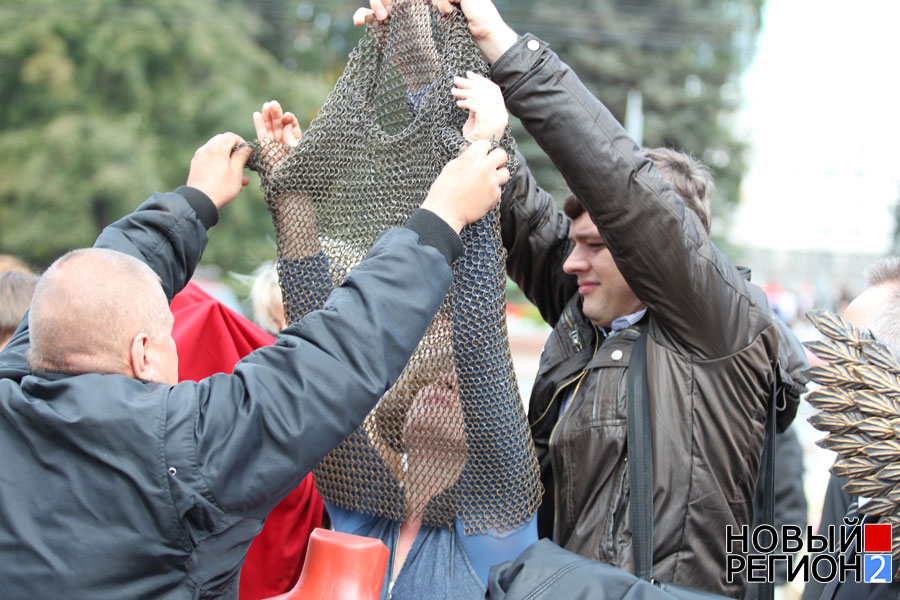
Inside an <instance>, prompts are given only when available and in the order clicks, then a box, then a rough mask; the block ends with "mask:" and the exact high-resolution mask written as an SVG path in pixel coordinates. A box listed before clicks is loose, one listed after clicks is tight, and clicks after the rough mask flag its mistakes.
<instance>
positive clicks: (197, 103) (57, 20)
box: [0, 0, 763, 273]
mask: <svg viewBox="0 0 900 600" xmlns="http://www.w3.org/2000/svg"><path fill="white" fill-rule="evenodd" d="M495 1H496V3H497V5H498V7H499V9H500V11H501V13H502V14H503V15H504V17H505V18H506V19H507V20H508V21H509V22H510V24H511V25H512V26H513V27H514V28H515V29H516V30H517V31H519V32H526V31H530V32H532V33H534V34H536V35H538V36H539V37H541V38H543V39H545V40H547V41H548V42H550V43H551V44H552V46H553V47H554V49H556V50H557V51H558V52H559V53H560V55H561V56H562V58H563V60H565V61H566V62H568V63H569V64H571V65H572V66H573V67H574V68H575V70H576V71H577V72H578V73H579V75H580V76H581V77H582V78H583V79H584V80H585V82H586V84H587V85H588V86H589V87H590V88H591V89H592V90H593V91H594V92H595V93H596V94H597V96H598V97H599V98H601V99H602V100H603V101H604V102H605V103H606V104H607V106H609V108H610V109H611V110H612V111H613V113H614V114H615V115H616V117H617V118H619V119H620V120H623V121H624V119H625V107H626V98H627V96H628V93H629V91H639V92H640V93H641V96H642V98H643V117H644V120H643V132H644V139H643V143H644V144H645V145H648V146H656V145H667V146H671V147H675V148H678V149H681V150H685V151H688V152H690V153H692V154H694V155H695V156H698V157H699V158H702V159H704V160H705V161H706V162H707V163H709V164H710V166H712V167H713V169H714V171H715V174H716V179H717V183H718V197H717V199H716V203H715V209H714V212H716V213H717V214H718V216H719V217H720V218H721V216H723V215H727V214H728V206H730V205H732V204H734V203H736V201H737V196H738V194H737V189H738V185H739V182H740V178H741V176H742V174H743V171H744V162H743V152H744V146H743V143H742V141H741V140H739V139H736V137H735V135H734V133H732V130H731V129H730V119H731V117H732V116H733V114H734V111H735V109H736V108H737V106H738V103H739V101H740V94H739V79H740V76H741V73H742V71H743V69H744V68H745V66H746V65H747V63H748V61H749V59H750V57H751V54H752V49H753V44H754V41H755V38H756V34H757V32H758V29H759V20H760V11H761V5H762V2H763V0H716V1H713V0H557V1H556V2H553V3H544V2H535V1H534V0H495ZM365 3H366V2H365V0H299V1H298V0H223V1H220V2H213V1H212V0H192V1H191V2H179V1H176V0H154V1H153V2H137V1H134V0H30V1H29V2H27V3H23V2H13V1H11V0H0V95H2V98H3V102H2V103H0V150H2V151H3V152H4V155H5V156H6V157H7V167H6V168H4V169H0V252H10V253H14V254H16V255H18V256H21V257H22V258H24V259H26V260H27V261H29V262H30V263H32V264H33V265H34V266H36V267H41V266H44V265H46V264H47V263H48V262H49V261H51V260H52V259H53V258H55V257H56V256H58V255H59V254H60V253H62V252H63V251H65V250H67V249H69V248H72V247H76V246H83V245H87V244H90V243H91V242H92V240H93V239H94V237H95V236H96V235H97V233H98V232H99V230H100V228H101V227H103V226H104V225H106V224H108V223H109V222H110V221H111V220H114V219H115V218H118V217H119V216H121V215H123V214H125V213H127V212H128V211H130V210H131V209H132V208H134V206H136V205H137V204H138V203H139V202H140V201H141V200H143V199H144V198H145V197H146V196H147V195H148V194H149V193H150V192H151V191H152V190H167V189H171V188H173V187H175V186H177V185H180V184H181V183H183V182H184V180H185V177H186V175H187V166H188V163H189V160H190V157H191V154H192V152H193V150H194V149H195V148H197V147H198V146H199V145H201V144H202V143H203V142H204V141H205V140H206V139H208V138H209V137H211V136H212V135H213V134H215V133H218V132H220V131H226V130H230V131H235V132H236V133H239V134H240V135H242V136H244V137H252V136H253V131H252V127H251V124H250V113H251V112H252V111H253V110H258V109H259V107H260V106H261V104H262V102H263V101H265V100H269V99H272V98H277V99H279V100H281V101H282V104H283V105H284V106H285V107H286V108H289V109H290V110H293V111H294V112H296V113H297V115H298V118H299V119H300V123H301V126H303V127H306V125H307V124H308V123H309V121H310V120H311V119H312V118H313V117H314V115H315V113H316V111H317V110H318V108H319V106H321V104H322V103H323V102H324V100H325V97H326V95H327V92H328V90H329V89H330V88H331V86H332V85H333V83H334V81H335V80H336V79H337V77H338V76H339V75H340V73H341V71H342V69H343V67H344V64H345V62H346V58H347V55H348V53H349V52H350V50H351V49H352V48H353V47H354V46H355V45H356V42H357V40H358V39H359V37H360V35H361V34H362V29H361V28H356V27H353V26H352V24H351V22H350V21H351V16H352V14H353V11H354V10H355V9H356V8H357V7H359V6H361V5H363V4H365ZM514 131H515V132H516V134H517V138H518V139H519V143H520V147H521V148H522V149H523V152H524V153H525V155H526V157H527V158H528V160H529V164H530V166H531V167H532V169H533V170H535V171H536V173H537V176H538V178H539V181H540V182H541V183H542V184H543V185H544V186H545V187H547V188H548V189H549V190H551V191H552V192H554V193H555V195H557V197H558V198H559V199H560V200H561V198H562V196H563V194H564V192H565V185H564V182H562V181H561V179H560V178H559V177H558V176H557V175H556V174H555V171H554V170H553V168H552V166H551V164H550V162H549V160H548V159H547V158H546V157H545V156H544V155H543V154H542V153H541V152H540V149H539V148H537V146H536V144H534V142H533V141H532V140H530V139H529V138H528V136H527V135H526V134H525V133H524V131H523V130H522V129H521V127H520V126H519V125H518V124H516V123H515V122H514ZM271 237H272V236H271V222H270V220H269V216H268V213H267V211H266V210H265V207H264V205H263V203H262V199H261V197H260V194H259V190H258V186H257V185H256V182H255V181H254V182H253V183H251V186H250V189H249V190H247V191H245V192H244V193H243V194H242V195H241V197H240V198H239V199H238V201H237V202H235V203H233V204H232V205H231V206H229V207H228V208H227V209H226V214H225V216H224V218H223V219H222V222H221V223H220V224H219V225H218V226H217V228H216V232H215V235H213V236H212V239H211V242H210V246H209V249H208V251H207V253H206V256H205V257H204V263H205V264H208V265H218V266H220V267H222V268H223V269H225V270H235V271H238V272H245V273H246V272H249V271H250V270H251V269H252V268H253V267H254V266H255V265H256V264H258V263H259V262H260V261H262V260H265V259H267V258H271V257H272V256H273V255H274V244H273V242H272V241H271Z"/></svg>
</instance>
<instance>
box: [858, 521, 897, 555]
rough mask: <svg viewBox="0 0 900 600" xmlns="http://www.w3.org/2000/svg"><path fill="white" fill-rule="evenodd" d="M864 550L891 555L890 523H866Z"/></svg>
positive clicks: (864, 527)
mask: <svg viewBox="0 0 900 600" xmlns="http://www.w3.org/2000/svg"><path fill="white" fill-rule="evenodd" d="M863 550H864V551H866V552H880V553H889V552H890V551H891V525H890V523H866V524H865V525H863Z"/></svg>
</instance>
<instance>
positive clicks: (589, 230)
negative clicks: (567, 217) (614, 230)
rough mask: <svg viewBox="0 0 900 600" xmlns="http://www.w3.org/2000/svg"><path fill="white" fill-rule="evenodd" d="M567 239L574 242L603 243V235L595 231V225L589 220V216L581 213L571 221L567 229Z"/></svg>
mask: <svg viewBox="0 0 900 600" xmlns="http://www.w3.org/2000/svg"><path fill="white" fill-rule="evenodd" d="M569 238H571V239H572V240H575V241H580V240H599V241H603V235H602V234H601V233H600V231H599V230H598V229H597V225H596V224H594V222H593V221H592V220H591V217H590V215H588V214H587V213H582V214H581V215H580V216H579V217H578V218H577V219H574V220H573V221H572V224H571V225H570V227H569Z"/></svg>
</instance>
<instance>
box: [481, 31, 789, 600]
mask: <svg viewBox="0 0 900 600" xmlns="http://www.w3.org/2000/svg"><path fill="white" fill-rule="evenodd" d="M532 40H534V41H532ZM491 77H492V79H493V80H494V81H495V82H497V83H498V84H499V85H500V86H501V88H502V89H503V93H504V97H505V99H506V102H507V107H508V108H509V110H510V112H511V113H512V114H513V115H515V116H517V117H518V118H519V119H521V121H522V123H523V124H524V125H525V127H526V129H527V130H528V131H529V133H531V135H532V136H534V138H535V140H537V142H538V143H539V144H540V145H541V147H542V148H543V149H544V151H545V152H546V153H547V155H548V156H549V157H550V158H551V159H552V160H553V161H554V164H555V165H556V166H557V168H558V169H559V171H560V172H561V173H562V174H563V176H564V177H565V179H566V182H567V183H568V185H569V187H570V189H572V191H573V192H575V193H576V194H577V195H578V197H579V198H582V199H583V200H584V201H585V203H586V205H587V208H588V212H589V213H590V215H591V217H592V218H593V220H594V222H595V223H596V224H597V226H598V227H599V228H600V231H601V232H602V234H603V237H604V240H605V241H606V243H607V245H608V247H609V248H610V251H611V252H612V254H613V257H614V258H615V260H616V264H617V265H618V267H619V270H620V271H621V272H622V274H623V276H624V277H625V279H626V281H627V282H628V284H629V286H630V287H631V289H632V290H633V291H634V292H635V294H636V295H637V296H638V298H640V299H641V300H642V301H643V302H644V303H645V304H646V305H647V307H648V311H647V314H646V315H645V317H644V319H643V320H642V321H641V323H639V324H638V327H637V328H632V329H627V330H624V331H622V332H619V333H617V334H615V335H612V336H610V337H607V338H603V336H602V335H601V334H598V331H597V329H596V328H595V327H594V326H593V325H592V324H591V323H590V321H588V319H587V318H586V317H585V316H584V314H583V313H582V311H581V305H580V297H579V296H578V293H577V283H576V281H575V279H574V278H573V277H571V276H569V275H567V274H566V273H564V272H563V271H562V263H563V259H564V258H565V256H566V255H567V254H568V252H569V249H570V245H569V241H568V237H567V236H568V227H569V222H568V219H567V218H566V217H565V216H564V215H562V214H561V213H559V212H558V211H557V210H556V207H555V204H554V202H553V201H552V199H551V198H549V196H548V195H547V194H546V193H544V192H543V191H542V190H540V189H539V188H538V187H537V186H536V185H535V182H534V180H533V179H532V178H531V176H530V173H529V172H528V170H527V167H524V165H523V168H521V169H520V170H519V172H518V173H517V175H516V178H515V180H514V182H513V184H511V185H509V186H507V190H506V193H505V197H504V200H503V202H502V204H501V210H502V219H501V224H502V225H501V226H502V233H503V241H504V245H505V246H506V248H507V250H508V252H509V259H508V268H509V274H510V276H511V277H512V278H513V279H514V280H515V281H516V282H517V283H518V284H519V286H520V287H521V289H522V290H523V291H524V293H525V294H526V295H527V296H528V297H529V299H531V301H532V302H534V303H535V305H537V306H538V308H539V309H540V310H541V313H542V315H543V316H544V318H545V319H546V320H547V321H548V322H549V323H551V324H555V325H556V327H555V329H554V331H553V333H552V334H551V336H550V338H549V340H548V341H547V344H546V346H545V348H544V352H543V355H542V358H541V364H540V370H539V373H538V376H537V381H536V382H535V385H534V388H533V392H532V397H531V404H530V407H529V420H530V421H531V426H532V434H533V437H534V442H535V445H536V447H537V451H538V458H539V460H540V462H541V471H542V479H543V483H544V486H545V495H544V503H543V505H542V507H541V510H540V512H539V527H540V529H541V531H540V533H541V534H542V535H548V536H549V535H555V539H556V541H557V542H558V543H559V544H560V545H561V546H563V547H565V548H566V549H568V550H572V551H574V552H577V553H579V554H581V555H583V556H587V557H589V558H593V559H596V560H599V561H602V562H605V563H609V564H613V565H616V566H619V567H621V568H624V569H628V570H633V558H632V548H631V523H630V513H629V502H628V474H627V467H626V461H625V457H626V447H625V430H626V426H625V397H626V394H625V381H626V376H625V375H626V371H627V368H628V361H629V358H630V356H631V348H632V346H633V342H634V339H635V338H636V337H637V329H639V328H644V327H646V328H647V330H648V332H649V340H648V345H647V364H648V373H649V375H648V379H649V389H650V402H651V407H652V414H653V423H652V432H653V447H654V452H653V454H654V465H653V466H654V468H653V471H654V472H653V479H654V513H655V522H654V528H655V529H654V576H655V577H656V578H657V579H660V580H663V581H669V582H674V583H678V584H682V585H687V586H693V587H698V588H702V589H707V590H710V591H713V592H718V593H721V594H726V595H729V596H735V597H736V596H740V595H741V594H742V592H743V589H744V586H745V582H744V581H734V582H731V583H728V582H727V581H726V580H725V567H726V555H727V553H728V549H727V548H726V543H725V531H726V527H727V526H729V525H731V526H732V527H734V528H739V527H741V526H743V525H748V526H749V525H750V523H751V519H752V514H751V513H752V507H751V505H752V498H753V491H754V486H755V483H756V479H757V472H758V469H759V462H760V452H761V449H762V441H763V436H764V424H765V419H766V403H767V400H768V397H769V395H770V392H771V389H772V385H773V379H774V374H773V373H774V371H773V365H774V364H775V361H776V357H777V353H778V334H777V331H776V327H775V325H774V323H773V320H772V318H771V316H770V314H771V311H770V308H769V306H768V305H767V304H766V303H765V299H764V297H760V295H759V294H754V293H751V291H750V289H749V287H748V285H749V284H748V283H747V282H746V281H745V279H744V278H743V277H742V276H741V275H740V273H739V272H738V270H737V269H736V268H735V267H734V266H733V265H732V264H731V263H730V262H729V261H728V260H727V259H726V258H725V257H724V256H723V255H722V254H721V253H720V252H719V251H718V249H717V248H716V247H715V246H714V245H713V244H712V243H711V242H710V240H709V237H708V235H707V233H706V231H705V229H704V228H703V226H702V225H701V223H700V221H699V220H698V219H697V217H696V216H695V215H694V213H693V212H692V211H691V210H689V209H686V208H685V206H684V204H683V203H682V201H681V199H680V198H679V197H678V195H677V194H676V193H675V192H674V191H673V190H672V188H671V186H669V184H667V183H666V182H665V181H664V180H663V179H662V177H661V176H660V175H659V174H658V173H657V172H656V171H655V169H654V168H653V166H652V164H651V162H650V161H649V160H647V159H646V158H645V157H644V156H643V155H642V154H641V153H640V151H639V149H638V148H637V147H636V145H635V144H634V142H633V141H632V140H631V139H629V138H628V136H627V134H626V133H625V131H624V130H623V128H622V127H621V126H620V125H619V123H618V122H616V120H615V119H614V118H613V116H612V115H611V114H610V113H609V111H608V110H607V109H606V108H605V107H604V106H603V105H602V104H601V103H600V102H599V101H598V100H597V99H596V98H595V97H594V96H593V95H592V94H590V92H588V91H587V89H586V88H585V87H584V86H583V84H582V83H581V82H580V81H579V80H578V78H577V76H576V75H575V74H574V73H573V72H572V71H571V70H570V69H569V68H568V67H567V66H566V65H565V64H563V63H562V62H560V61H559V58H558V57H557V56H556V55H555V54H554V53H553V52H552V51H551V50H550V49H549V48H547V46H546V44H544V43H540V44H538V43H537V40H535V38H533V37H531V36H525V37H524V38H522V39H520V40H519V42H518V43H517V44H516V45H514V46H513V47H512V48H511V49H510V50H509V51H508V52H507V53H506V54H504V55H503V56H502V57H501V58H500V59H499V60H498V61H497V62H496V63H495V64H494V65H493V67H492V70H491ZM572 390H574V393H573V394H572V400H571V402H570V403H569V404H568V406H567V407H566V409H565V410H564V411H563V414H562V415H560V414H559V407H560V404H561V403H562V401H563V400H564V399H565V397H566V396H567V395H568V394H569V393H570V392H571V391H572ZM554 524H555V525H554Z"/></svg>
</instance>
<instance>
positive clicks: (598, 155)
mask: <svg viewBox="0 0 900 600" xmlns="http://www.w3.org/2000/svg"><path fill="white" fill-rule="evenodd" d="M491 78H492V79H493V80H494V81H495V82H497V83H498V84H499V85H500V87H501V89H502V90H503V95H504V98H505V100H506V105H507V107H508V109H509V111H510V112H511V113H512V114H513V115H515V116H516V117H518V118H519V119H520V120H521V121H522V124H523V125H524V126H525V128H526V129H527V130H528V132H529V133H530V134H531V135H532V136H534V138H535V140H536V141H537V142H538V144H540V146H541V148H542V149H543V150H544V152H546V153H547V155H548V156H549V157H550V158H551V159H552V160H553V163H554V165H555V166H556V168H557V170H559V172H560V173H561V174H562V175H563V177H564V178H565V180H566V183H567V184H568V186H569V188H570V189H571V190H572V191H573V192H574V193H575V194H576V195H577V196H578V197H579V198H581V199H582V200H583V201H584V202H585V205H586V207H587V210H588V212H589V213H590V215H591V217H592V219H593V220H594V222H595V223H596V224H597V226H598V228H599V229H600V231H601V233H602V234H603V236H604V239H605V241H606V243H607V245H608V246H609V248H610V251H611V252H612V255H613V257H614V259H615V261H616V264H617V266H618V267H619V270H620V271H621V272H622V275H623V276H624V277H625V279H626V281H627V282H628V284H629V286H630V287H631V289H632V290H633V291H634V293H635V294H636V295H637V297H638V298H640V299H641V300H642V301H643V302H644V303H645V304H646V305H647V306H648V308H649V309H650V310H651V312H652V313H653V315H654V317H655V318H656V319H657V320H658V321H659V322H660V323H661V324H663V325H665V331H666V335H669V336H672V339H671V340H670V342H671V343H675V344H679V345H681V346H683V347H685V348H686V349H687V350H688V351H690V352H692V353H694V354H695V355H697V356H698V357H700V358H716V357H721V356H725V355H728V354H730V353H732V352H734V351H735V350H736V349H738V348H742V347H744V346H746V345H747V344H749V343H750V342H751V341H752V340H753V339H754V338H755V337H756V336H757V335H759V333H760V332H761V331H762V330H763V329H765V328H766V327H769V326H771V321H770V320H769V318H768V307H758V306H756V305H755V304H754V302H753V299H752V297H751V296H750V294H749V293H748V292H747V290H746V286H745V282H744V281H743V278H742V277H741V276H740V274H739V273H738V272H737V269H736V268H735V267H734V266H733V265H732V264H731V263H730V262H729V261H728V260H727V259H725V258H724V257H723V256H722V255H721V253H720V252H719V251H718V249H716V247H715V246H714V245H713V244H712V242H711V241H710V239H709V236H708V235H707V233H706V231H705V229H704V227H703V225H702V224H701V223H700V221H699V219H698V218H697V216H696V215H695V214H694V213H693V211H691V210H690V209H687V208H686V207H685V205H684V203H683V201H682V199H681V198H680V197H679V196H678V194H676V193H675V191H674V189H673V188H672V187H671V185H669V184H668V183H667V182H666V181H665V180H664V179H663V178H662V176H660V174H659V173H658V172H657V171H656V169H655V168H654V167H653V164H652V162H651V161H650V160H649V159H647V158H646V157H645V156H644V155H643V154H642V153H641V151H640V149H639V148H638V147H637V145H636V144H635V143H634V141H632V140H631V138H629V137H628V134H627V132H626V131H625V129H624V128H623V127H622V126H621V125H620V124H619V123H618V122H617V121H616V119H615V118H614V117H613V115H612V114H611V113H610V112H609V110H608V109H607V108H606V107H605V106H604V105H603V104H602V103H601V102H600V101H599V100H598V99H597V98H596V97H594V96H593V94H591V93H590V91H588V90H587V88H586V87H585V86H584V84H583V83H582V82H581V81H580V80H579V79H578V77H577V75H576V74H575V73H574V72H573V71H572V70H571V69H570V68H569V67H568V66H567V65H566V64H565V63H563V62H562V61H560V59H559V57H558V56H557V55H556V54H555V53H554V52H553V51H552V50H550V49H549V48H548V47H547V44H545V43H543V42H540V41H539V40H537V39H536V38H534V37H533V36H531V35H526V36H524V37H522V38H520V39H519V41H518V42H517V43H516V44H514V45H513V46H512V47H511V48H510V49H509V50H508V51H507V52H506V53H505V54H504V55H503V56H501V57H500V58H499V59H498V60H497V61H496V62H495V63H494V65H493V66H492V68H491ZM722 332H728V335H723V334H722Z"/></svg>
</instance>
